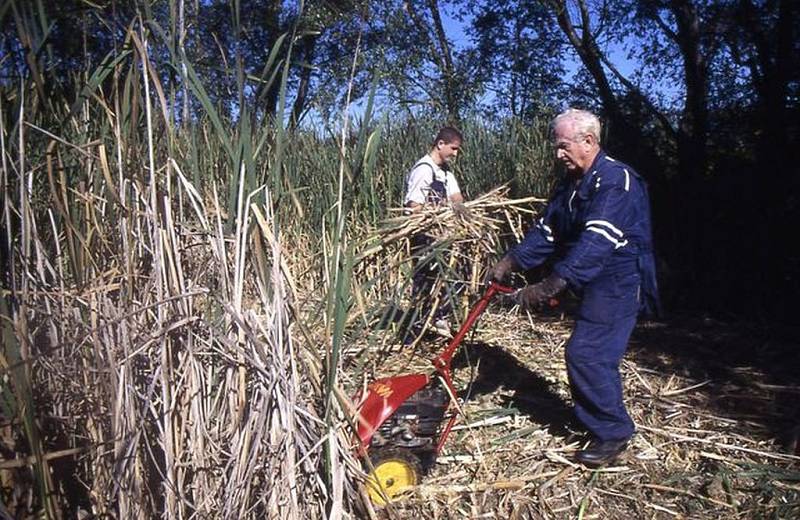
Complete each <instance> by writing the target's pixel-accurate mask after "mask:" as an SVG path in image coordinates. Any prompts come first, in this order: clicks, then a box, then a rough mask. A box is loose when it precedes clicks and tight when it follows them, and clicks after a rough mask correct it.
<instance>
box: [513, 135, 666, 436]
mask: <svg viewBox="0 0 800 520" xmlns="http://www.w3.org/2000/svg"><path fill="white" fill-rule="evenodd" d="M510 254H511V255H512V256H513V258H514V259H515V260H516V261H517V263H518V264H519V265H520V267H522V268H524V269H530V268H532V267H536V266H537V265H540V264H542V263H543V262H544V261H545V260H546V259H548V258H549V257H550V256H551V255H556V256H555V258H556V263H555V265H554V267H553V270H554V272H556V273H557V274H558V275H559V276H561V277H562V278H564V279H565V280H566V281H567V282H568V284H569V287H570V288H571V289H573V290H574V291H575V292H576V293H578V294H581V295H582V301H581V305H580V308H579V310H578V315H577V317H576V322H575V330H574V331H573V333H572V336H571V337H570V339H569V342H568V344H567V347H566V361H567V374H568V376H569V383H570V390H571V393H572V398H573V401H574V404H575V413H576V415H577V417H578V419H580V421H581V422H582V423H583V424H584V425H585V426H586V428H587V429H588V430H589V431H590V432H591V433H592V434H593V435H594V436H595V437H596V438H597V439H599V440H622V439H628V438H630V436H631V435H633V432H634V426H633V421H631V418H630V416H629V415H628V413H627V412H626V410H625V405H624V404H623V401H622V381H621V378H620V374H619V364H620V362H621V360H622V356H623V354H624V353H625V349H626V346H627V343H628V339H629V338H630V335H631V332H632V331H633V327H634V325H635V324H636V317H637V315H638V314H639V312H640V311H644V312H650V313H655V312H657V310H658V288H657V285H656V277H655V261H654V258H653V250H652V234H651V225H650V204H649V200H648V195H647V187H646V184H645V182H644V180H643V179H642V178H641V177H640V176H639V175H638V174H637V173H636V172H635V171H634V170H633V169H632V168H631V167H630V166H627V165H625V164H623V163H620V162H618V161H615V160H614V159H611V158H610V157H608V156H607V155H606V154H605V153H604V152H602V151H601V152H600V153H599V154H598V156H597V157H596V158H595V161H594V163H593V164H592V166H591V167H590V168H589V169H588V170H587V173H586V174H584V176H583V177H582V178H581V179H580V180H578V181H577V182H576V181H575V180H573V179H565V180H563V181H562V182H560V183H559V184H558V186H557V187H556V188H555V190H554V192H553V194H552V195H551V197H550V200H549V202H548V204H547V207H546V208H545V210H544V214H543V216H542V217H541V218H540V219H539V220H538V221H537V222H536V224H535V226H534V227H533V228H532V229H531V230H530V231H529V232H528V233H527V234H526V235H525V238H524V239H523V241H522V242H521V243H520V244H518V245H517V246H516V247H515V248H514V249H512V250H511V251H510Z"/></svg>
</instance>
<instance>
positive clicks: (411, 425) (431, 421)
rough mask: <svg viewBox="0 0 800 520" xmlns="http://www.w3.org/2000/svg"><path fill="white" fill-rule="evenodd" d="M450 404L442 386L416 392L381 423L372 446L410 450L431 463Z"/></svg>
mask: <svg viewBox="0 0 800 520" xmlns="http://www.w3.org/2000/svg"><path fill="white" fill-rule="evenodd" d="M448 403H449V399H448V396H447V392H446V391H445V390H444V389H443V388H441V387H439V386H435V387H426V388H423V389H422V390H419V391H417V392H416V393H415V394H413V395H412V396H411V397H410V398H408V399H407V400H406V401H405V402H404V403H403V404H402V405H401V406H400V407H399V408H398V409H397V410H396V411H395V412H394V414H392V415H391V416H390V417H389V418H388V419H386V421H384V423H383V424H381V426H380V428H378V430H377V431H376V432H375V435H373V436H372V441H371V443H370V448H381V449H387V448H390V449H391V448H402V449H407V450H410V451H412V452H413V453H414V454H415V455H417V456H418V457H419V458H420V460H421V461H422V462H423V465H424V466H428V465H429V464H431V463H432V462H433V459H434V455H435V452H436V443H437V440H438V433H439V428H440V426H441V425H442V421H443V419H444V414H445V412H446V411H447V405H448Z"/></svg>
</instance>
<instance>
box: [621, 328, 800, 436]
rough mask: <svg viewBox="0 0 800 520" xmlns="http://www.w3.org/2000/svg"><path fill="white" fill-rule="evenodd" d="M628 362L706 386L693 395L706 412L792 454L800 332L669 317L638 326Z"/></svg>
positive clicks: (798, 418) (797, 420)
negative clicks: (751, 429) (749, 428)
mask: <svg viewBox="0 0 800 520" xmlns="http://www.w3.org/2000/svg"><path fill="white" fill-rule="evenodd" d="M626 359H629V360H632V361H634V362H635V363H636V364H637V366H639V367H643V368H646V369H649V370H653V371H656V372H658V373H660V374H662V375H663V376H665V377H669V376H670V375H672V374H674V375H676V376H678V377H681V378H684V380H686V381H692V382H695V383H702V382H706V384H705V385H704V386H702V387H700V388H698V389H697V390H696V392H698V393H699V394H701V395H702V398H703V399H704V401H705V402H704V407H706V409H707V410H708V411H710V412H711V413H714V414H718V415H720V416H724V417H727V418H730V419H735V420H738V421H741V422H742V424H743V425H746V424H753V425H754V426H756V427H758V426H761V427H763V428H764V429H765V430H766V432H765V433H766V436H767V437H768V438H773V439H775V440H776V441H778V442H779V443H780V444H782V445H783V446H784V448H785V449H787V450H790V451H795V450H796V449H797V434H798V425H800V374H799V373H798V367H800V329H798V328H788V327H782V328H778V327H763V326H757V325H754V324H747V323H742V322H721V321H717V320H712V319H708V318H697V317H673V318H672V319H670V320H669V322H667V323H659V324H652V323H643V324H640V325H639V326H638V327H637V328H636V330H635V331H634V334H633V337H632V338H631V344H630V347H629V349H628V354H627V355H626ZM762 435H763V433H762Z"/></svg>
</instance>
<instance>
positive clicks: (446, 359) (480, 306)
mask: <svg viewBox="0 0 800 520" xmlns="http://www.w3.org/2000/svg"><path fill="white" fill-rule="evenodd" d="M513 292H514V289H513V288H512V287H509V286H507V285H503V284H501V283H499V282H495V281H494V280H492V281H490V282H489V287H488V288H487V289H486V292H485V293H483V296H482V297H481V299H480V300H478V303H476V304H475V307H473V308H472V310H471V311H470V312H469V314H468V315H467V319H466V320H464V323H463V325H461V328H460V329H458V332H457V333H456V335H455V336H454V337H453V339H451V340H450V343H449V344H448V345H447V348H446V349H445V350H444V352H442V353H441V354H440V355H439V356H438V357H437V358H435V359H434V360H433V366H434V367H436V369H437V370H438V371H439V372H442V371H447V372H449V371H450V362H451V361H452V360H453V355H454V354H455V352H456V349H457V348H458V346H459V345H460V344H461V341H462V340H463V339H464V336H466V335H467V332H469V330H470V329H471V328H472V326H473V325H474V324H475V322H476V321H477V320H478V317H479V316H480V315H481V314H482V313H483V311H484V310H485V309H486V306H487V305H489V301H490V300H491V299H492V298H493V297H494V295H495V294H497V293H503V294H511V293H513ZM443 375H444V374H443Z"/></svg>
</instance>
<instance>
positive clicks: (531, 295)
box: [517, 273, 567, 309]
mask: <svg viewBox="0 0 800 520" xmlns="http://www.w3.org/2000/svg"><path fill="white" fill-rule="evenodd" d="M566 287H567V281H566V280H564V279H563V278H561V277H560V276H558V275H557V274H556V273H553V274H551V275H550V276H548V277H547V278H545V279H544V280H542V281H541V282H539V283H536V284H533V285H528V286H527V287H524V288H522V289H520V291H519V292H518V293H517V302H518V303H519V304H520V305H522V306H523V307H525V308H526V309H536V308H538V307H541V305H542V304H543V303H545V302H546V301H547V300H549V299H550V298H552V297H553V296H555V295H556V294H558V293H560V292H561V291H563V290H564V289H565V288H566Z"/></svg>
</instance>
